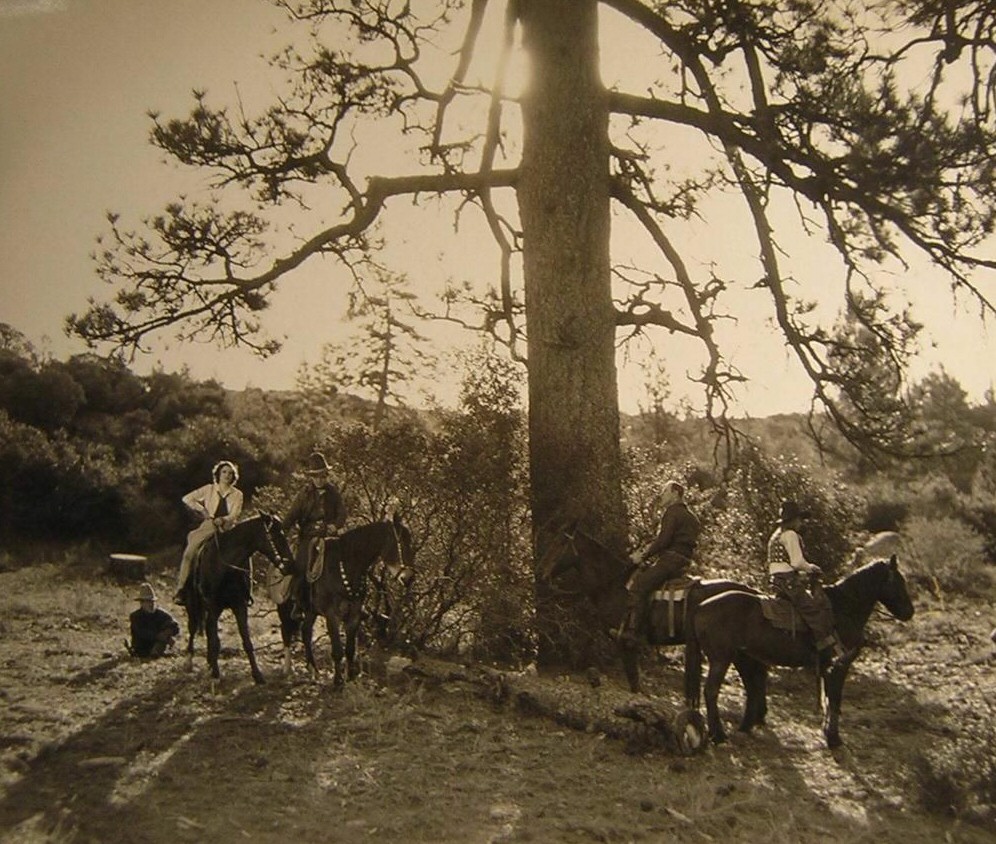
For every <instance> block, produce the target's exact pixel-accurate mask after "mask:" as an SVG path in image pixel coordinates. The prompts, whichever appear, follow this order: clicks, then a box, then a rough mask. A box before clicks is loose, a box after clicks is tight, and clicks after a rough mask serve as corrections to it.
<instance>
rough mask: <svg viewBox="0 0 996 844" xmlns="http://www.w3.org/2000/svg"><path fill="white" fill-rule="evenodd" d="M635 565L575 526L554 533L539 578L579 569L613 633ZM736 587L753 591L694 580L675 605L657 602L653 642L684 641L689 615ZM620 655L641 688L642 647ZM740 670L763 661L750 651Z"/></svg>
mask: <svg viewBox="0 0 996 844" xmlns="http://www.w3.org/2000/svg"><path fill="white" fill-rule="evenodd" d="M635 569H636V564H635V563H634V562H633V561H632V560H627V559H625V558H623V557H620V556H619V555H618V554H616V553H615V552H614V551H612V550H611V549H609V548H607V547H606V546H605V545H603V544H602V543H601V542H599V541H598V540H597V539H595V538H594V537H592V536H589V535H588V534H587V533H585V532H584V531H583V530H581V529H580V528H578V527H576V526H573V525H572V526H570V527H568V528H567V529H565V530H563V531H561V532H558V533H557V535H556V536H555V537H554V539H553V541H552V542H551V545H550V547H549V548H548V550H547V551H546V553H545V554H544V555H543V561H542V563H541V565H540V577H541V578H543V579H545V580H546V581H547V582H548V583H552V582H554V581H555V580H556V579H557V578H558V577H560V576H561V575H563V574H565V573H566V572H568V571H569V570H574V571H575V572H576V573H577V574H576V582H575V585H574V588H576V589H577V591H578V592H580V593H581V594H583V595H585V596H586V597H587V598H588V599H589V600H590V601H591V603H592V604H593V605H594V607H595V610H596V612H597V613H598V617H599V620H600V622H601V626H602V628H603V629H604V630H605V631H606V632H608V633H612V632H614V631H616V630H618V628H619V625H620V624H621V622H622V619H623V616H624V614H625V613H626V611H627V594H628V593H627V589H626V583H627V581H628V580H629V578H630V575H631V574H632V573H633V571H634V570H635ZM731 589H740V590H747V591H753V590H751V589H750V587H749V586H745V585H743V584H742V583H737V582H735V581H733V580H695V581H694V582H693V584H692V585H691V586H690V587H689V589H688V591H687V593H686V594H685V595H684V597H683V598H682V599H680V600H676V601H675V602H674V604H673V606H672V605H669V602H668V601H654V602H653V605H652V607H651V609H650V613H649V623H648V624H647V633H648V644H650V645H682V644H684V643H685V629H686V619H688V618H689V617H690V616H691V615H693V614H694V612H695V609H696V607H697V606H698V604H699V603H701V602H702V601H704V600H705V599H706V598H710V597H712V596H713V595H718V594H720V593H722V592H728V591H729V590H731ZM620 656H621V658H622V663H623V669H624V671H625V672H626V679H627V681H628V682H629V687H630V690H631V691H633V692H639V691H640V649H639V647H638V646H637V645H635V644H632V643H621V644H620ZM740 663H742V665H741V664H740ZM737 669H738V670H740V671H741V672H743V671H750V672H752V673H755V674H756V673H757V671H758V669H760V666H754V665H752V660H750V659H749V658H748V657H746V656H745V657H743V658H742V659H738V665H737Z"/></svg>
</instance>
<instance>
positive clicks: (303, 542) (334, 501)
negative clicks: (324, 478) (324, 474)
mask: <svg viewBox="0 0 996 844" xmlns="http://www.w3.org/2000/svg"><path fill="white" fill-rule="evenodd" d="M282 521H283V525H284V529H285V530H288V531H289V530H290V529H291V528H293V527H297V529H298V534H297V549H296V551H295V554H294V559H295V562H296V563H297V565H298V570H299V571H303V570H305V568H306V567H307V565H308V557H309V555H310V549H311V540H312V539H317V538H319V537H323V536H328V535H329V534H330V533H333V532H334V531H337V530H339V528H341V527H342V526H343V525H344V524H345V523H346V503H345V501H343V498H342V493H341V492H340V491H339V487H337V486H336V485H335V484H334V483H327V484H325V486H322V487H318V488H317V489H316V488H315V487H314V486H313V485H311V484H309V485H308V486H307V487H305V488H304V489H302V490H301V492H299V493H298V495H297V497H296V498H295V499H294V501H293V502H292V503H291V506H290V509H289V510H288V511H287V514H286V515H285V516H284V518H283V520H282Z"/></svg>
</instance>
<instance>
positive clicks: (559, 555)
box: [536, 522, 581, 583]
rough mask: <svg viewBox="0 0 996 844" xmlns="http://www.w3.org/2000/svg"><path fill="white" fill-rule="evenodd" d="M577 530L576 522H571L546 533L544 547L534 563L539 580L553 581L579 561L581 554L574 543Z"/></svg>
mask: <svg viewBox="0 0 996 844" xmlns="http://www.w3.org/2000/svg"><path fill="white" fill-rule="evenodd" d="M577 531H578V527H577V523H576V522H572V523H571V524H569V525H568V526H567V527H564V528H561V529H558V530H555V531H552V532H551V533H550V534H549V535H548V538H547V545H546V549H545V550H544V551H543V555H542V557H541V558H540V560H539V563H537V565H536V572H537V574H538V575H539V578H540V580H541V581H543V582H545V583H553V581H554V580H556V579H557V578H558V577H560V576H561V575H562V574H565V573H566V572H568V571H570V570H571V569H573V568H575V567H576V566H577V565H578V564H579V563H580V562H581V556H580V555H579V554H578V551H577V547H576V546H575V544H574V541H575V537H576V536H577Z"/></svg>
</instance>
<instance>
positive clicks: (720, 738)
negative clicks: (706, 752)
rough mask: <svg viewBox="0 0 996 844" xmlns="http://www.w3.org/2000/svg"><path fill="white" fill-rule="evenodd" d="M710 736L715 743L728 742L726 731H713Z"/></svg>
mask: <svg viewBox="0 0 996 844" xmlns="http://www.w3.org/2000/svg"><path fill="white" fill-rule="evenodd" d="M709 738H710V739H712V743H713V744H726V741H727V738H726V733H713V734H712V735H711V736H709Z"/></svg>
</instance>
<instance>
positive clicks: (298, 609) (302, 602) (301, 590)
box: [291, 581, 308, 621]
mask: <svg viewBox="0 0 996 844" xmlns="http://www.w3.org/2000/svg"><path fill="white" fill-rule="evenodd" d="M307 590H308V587H307V586H306V585H305V583H304V582H303V581H302V582H301V583H299V584H298V585H297V588H296V589H294V592H293V595H292V600H293V602H294V607H293V609H292V610H291V618H293V619H294V620H295V621H304V612H305V607H306V606H307V603H306V597H305V596H306V593H307Z"/></svg>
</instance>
